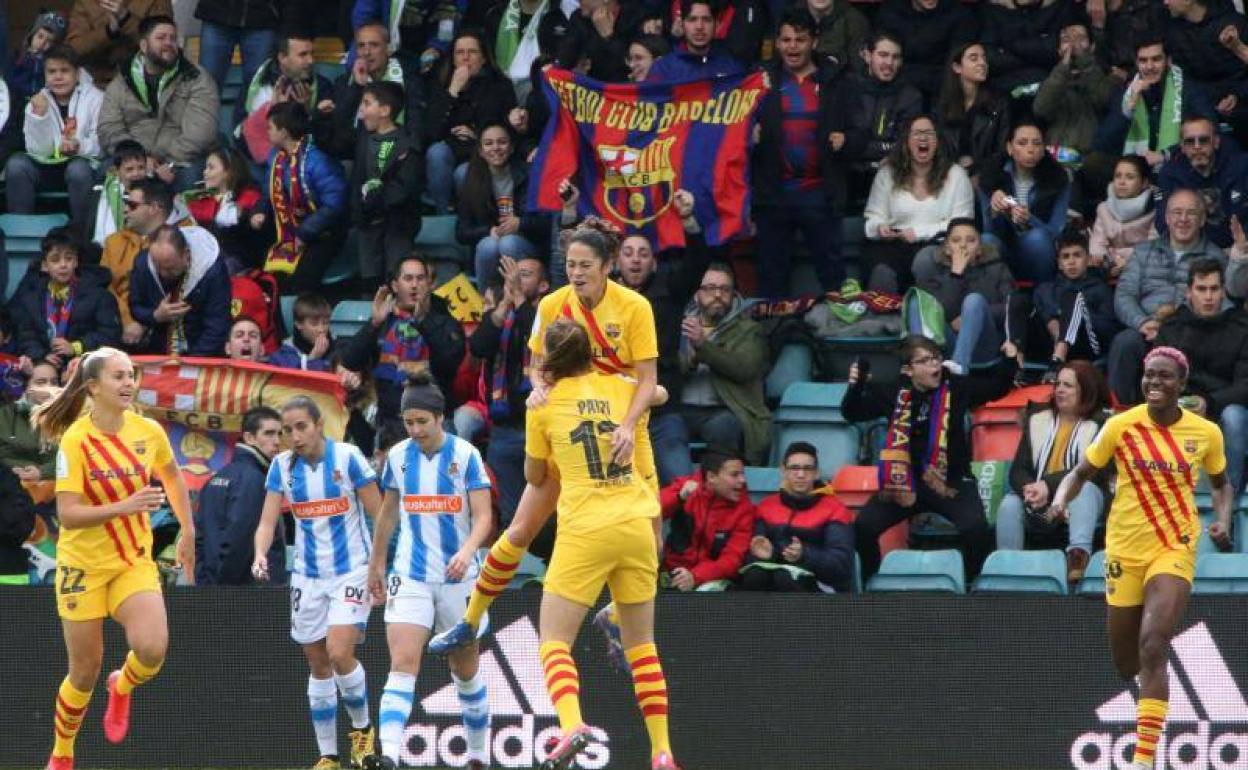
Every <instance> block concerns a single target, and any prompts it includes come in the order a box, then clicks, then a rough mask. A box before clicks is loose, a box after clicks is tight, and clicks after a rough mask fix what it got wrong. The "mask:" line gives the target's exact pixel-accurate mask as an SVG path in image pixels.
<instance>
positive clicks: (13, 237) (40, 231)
mask: <svg viewBox="0 0 1248 770" xmlns="http://www.w3.org/2000/svg"><path fill="white" fill-rule="evenodd" d="M68 222H69V217H68V216H66V215H65V214H0V230H3V231H4V246H5V249H6V250H7V251H8V253H9V259H13V257H14V256H25V257H26V258H27V259H29V258H31V257H34V256H37V255H38V254H40V248H39V244H40V242H41V241H42V240H43V236H45V235H47V234H48V231H49V230H51V229H52V228H54V227H60V226H61V225H64V224H67V223H68Z"/></svg>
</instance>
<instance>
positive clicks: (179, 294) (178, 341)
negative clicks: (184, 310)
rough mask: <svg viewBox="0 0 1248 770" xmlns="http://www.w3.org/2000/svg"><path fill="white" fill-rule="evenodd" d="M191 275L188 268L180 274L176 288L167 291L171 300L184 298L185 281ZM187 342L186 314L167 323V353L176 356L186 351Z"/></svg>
mask: <svg viewBox="0 0 1248 770" xmlns="http://www.w3.org/2000/svg"><path fill="white" fill-rule="evenodd" d="M190 277H191V271H190V270H189V269H188V270H187V271H186V272H185V273H183V274H182V277H181V278H180V279H179V280H178V288H176V289H174V290H173V291H171V292H169V295H168V296H169V298H170V299H172V300H175V301H176V300H180V299H185V298H186V296H185V292H186V282H187V279H189V278H190ZM187 348H188V344H187V339H186V316H182V317H181V318H178V319H177V320H175V321H173V322H172V323H170V324H169V355H171V356H177V355H181V354H182V353H185V352H186V351H187Z"/></svg>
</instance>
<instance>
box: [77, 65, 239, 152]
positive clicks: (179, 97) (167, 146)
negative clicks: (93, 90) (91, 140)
mask: <svg viewBox="0 0 1248 770" xmlns="http://www.w3.org/2000/svg"><path fill="white" fill-rule="evenodd" d="M138 56H141V54H138ZM173 69H174V75H173V78H172V80H170V82H169V83H168V84H167V85H166V86H165V88H164V89H163V90H161V91H160V93H159V94H153V95H151V99H152V107H150V108H149V107H148V106H147V105H146V104H144V102H143V100H142V99H140V98H139V87H138V86H137V85H136V83H135V79H134V75H133V73H132V72H131V71H130V63H129V62H127V63H126V65H125V66H124V67H123V69H122V71H121V72H120V73H118V76H117V77H116V78H114V79H113V82H111V83H109V84H108V89H107V90H106V91H105V92H104V106H103V108H102V109H101V110H100V144H101V145H102V146H103V148H104V152H105V153H107V154H109V155H111V154H112V153H113V150H114V149H116V147H117V144H118V142H121V141H122V140H123V139H133V140H135V141H136V142H138V143H139V144H141V145H143V146H144V147H146V148H147V151H148V152H149V153H150V154H152V155H154V156H156V157H157V158H160V159H162V160H165V161H176V162H178V163H190V162H192V161H195V160H198V159H199V158H200V157H202V156H203V155H204V154H205V153H206V152H208V150H210V149H211V148H212V146H213V145H214V144H215V143H216V142H217V111H218V109H219V108H220V100H219V99H218V98H217V84H216V83H214V82H213V80H212V76H211V75H209V74H208V73H207V72H205V71H204V70H202V69H200V67H199V66H198V65H196V64H192V63H191V62H190V61H188V60H187V59H186V57H185V56H184V55H183V56H179V57H178V61H177V63H176V64H174V65H173Z"/></svg>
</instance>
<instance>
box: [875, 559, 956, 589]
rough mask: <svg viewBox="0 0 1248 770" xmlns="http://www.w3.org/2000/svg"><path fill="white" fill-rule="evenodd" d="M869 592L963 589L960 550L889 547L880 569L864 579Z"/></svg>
mask: <svg viewBox="0 0 1248 770" xmlns="http://www.w3.org/2000/svg"><path fill="white" fill-rule="evenodd" d="M867 590H868V591H871V592H873V593H881V592H898V591H903V592H904V591H920V592H933V593H949V594H964V593H966V577H965V569H964V567H963V566H962V554H961V553H960V552H958V551H955V550H952V549H950V550H945V551H907V550H899V551H890V552H889V553H888V554H887V555H886V556H885V557H884V562H883V563H882V564H881V565H880V571H879V572H877V573H876V574H875V575H872V576H871V579H870V580H868V581H867Z"/></svg>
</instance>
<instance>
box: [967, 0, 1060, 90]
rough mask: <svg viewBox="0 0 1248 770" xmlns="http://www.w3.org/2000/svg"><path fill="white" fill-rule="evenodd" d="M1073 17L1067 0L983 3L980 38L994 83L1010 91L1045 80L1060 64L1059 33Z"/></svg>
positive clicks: (995, 87)
mask: <svg viewBox="0 0 1248 770" xmlns="http://www.w3.org/2000/svg"><path fill="white" fill-rule="evenodd" d="M1069 17H1070V3H1068V2H1066V0H1032V1H1031V2H1028V3H1021V2H1018V0H989V2H985V3H981V4H980V21H981V28H982V30H983V32H982V34H981V35H980V40H981V41H982V42H983V44H984V49H985V50H986V51H987V53H988V72H989V74H990V76H991V78H992V87H993V88H994V89H995V90H997V91H999V92H1000V93H1003V94H1008V93H1010V91H1012V90H1013V89H1014V88H1016V87H1018V86H1024V85H1031V84H1033V83H1039V82H1040V81H1042V80H1044V78H1045V76H1046V75H1048V74H1049V70H1051V69H1053V65H1055V64H1057V46H1058V36H1059V35H1060V34H1061V31H1062V27H1063V26H1065V24H1066V20H1067V19H1068V18H1069Z"/></svg>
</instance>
